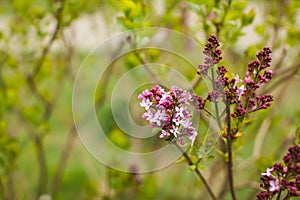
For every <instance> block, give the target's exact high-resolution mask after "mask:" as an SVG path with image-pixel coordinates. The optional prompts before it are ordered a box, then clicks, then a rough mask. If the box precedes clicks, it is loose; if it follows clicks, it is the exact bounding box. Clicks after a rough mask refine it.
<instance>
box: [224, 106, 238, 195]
mask: <svg viewBox="0 0 300 200" xmlns="http://www.w3.org/2000/svg"><path fill="white" fill-rule="evenodd" d="M226 117H227V120H226V121H227V137H226V139H227V152H228V162H227V167H228V178H229V189H230V193H231V197H232V199H233V200H236V196H235V191H234V180H233V171H232V168H233V156H232V137H231V121H230V103H229V102H226Z"/></svg>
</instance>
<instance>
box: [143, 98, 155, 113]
mask: <svg viewBox="0 0 300 200" xmlns="http://www.w3.org/2000/svg"><path fill="white" fill-rule="evenodd" d="M152 104H153V103H152V102H151V101H150V100H149V99H143V100H142V102H140V106H141V107H144V108H145V110H149V108H150V106H151V105H152Z"/></svg>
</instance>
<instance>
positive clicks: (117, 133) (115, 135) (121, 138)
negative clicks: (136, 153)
mask: <svg viewBox="0 0 300 200" xmlns="http://www.w3.org/2000/svg"><path fill="white" fill-rule="evenodd" d="M108 138H109V139H110V141H111V142H113V143H114V144H115V145H117V146H118V147H120V148H122V149H125V150H128V149H129V147H130V142H129V140H128V138H127V136H126V134H125V133H123V132H122V131H121V130H120V129H114V130H112V132H110V134H109V135H108Z"/></svg>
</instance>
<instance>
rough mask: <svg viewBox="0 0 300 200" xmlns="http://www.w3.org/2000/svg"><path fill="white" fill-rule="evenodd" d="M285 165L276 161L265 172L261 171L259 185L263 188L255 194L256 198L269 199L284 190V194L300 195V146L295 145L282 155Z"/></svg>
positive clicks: (290, 195)
mask: <svg viewBox="0 0 300 200" xmlns="http://www.w3.org/2000/svg"><path fill="white" fill-rule="evenodd" d="M283 161H284V163H285V166H284V165H282V164H280V163H276V164H274V165H273V167H272V168H268V169H267V172H265V173H261V175H262V176H261V181H262V184H260V187H261V188H262V189H263V191H261V192H260V193H258V194H257V199H264V198H267V199H271V198H272V197H274V196H276V195H278V194H279V191H285V193H286V196H289V197H293V196H300V175H299V173H300V171H298V169H300V146H299V145H295V146H293V147H290V148H289V151H288V153H287V154H286V155H284V157H283Z"/></svg>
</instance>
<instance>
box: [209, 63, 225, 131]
mask: <svg viewBox="0 0 300 200" xmlns="http://www.w3.org/2000/svg"><path fill="white" fill-rule="evenodd" d="M211 82H212V85H213V90H215V89H216V85H215V73H214V69H213V68H212V69H211ZM214 105H215V110H216V120H217V122H218V126H219V128H220V130H222V123H221V119H220V114H219V107H218V104H217V103H216V102H214Z"/></svg>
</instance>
